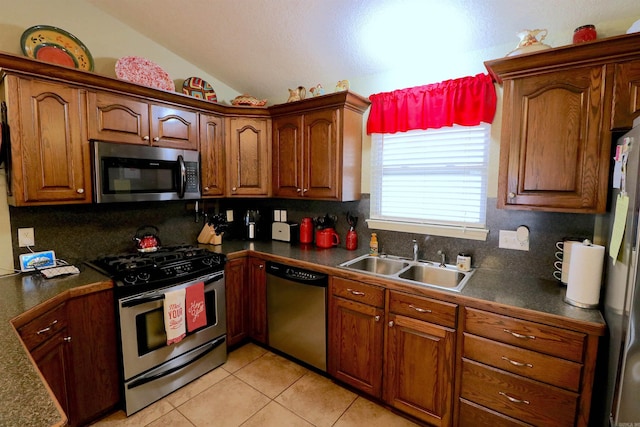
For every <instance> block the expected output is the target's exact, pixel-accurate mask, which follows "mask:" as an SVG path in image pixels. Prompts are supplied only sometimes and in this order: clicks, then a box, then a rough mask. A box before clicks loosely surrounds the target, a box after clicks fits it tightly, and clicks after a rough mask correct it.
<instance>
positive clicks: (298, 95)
mask: <svg viewBox="0 0 640 427" xmlns="http://www.w3.org/2000/svg"><path fill="white" fill-rule="evenodd" d="M305 96H307V90H306V89H305V88H304V87H302V86H298V87H297V88H295V89H289V99H287V102H294V101H300V100H302V99H304V97H305Z"/></svg>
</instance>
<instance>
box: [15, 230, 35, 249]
mask: <svg viewBox="0 0 640 427" xmlns="http://www.w3.org/2000/svg"><path fill="white" fill-rule="evenodd" d="M35 244H36V239H35V237H34V234H33V228H18V246H19V247H21V248H24V247H28V246H35Z"/></svg>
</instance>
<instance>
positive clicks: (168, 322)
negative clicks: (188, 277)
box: [164, 289, 186, 345]
mask: <svg viewBox="0 0 640 427" xmlns="http://www.w3.org/2000/svg"><path fill="white" fill-rule="evenodd" d="M184 300H185V290H184V289H178V290H176V291H168V292H165V293H164V329H165V332H166V333H167V345H171V344H173V343H177V342H179V341H180V340H182V338H184V337H185V335H186V328H185V318H184V314H185V309H184Z"/></svg>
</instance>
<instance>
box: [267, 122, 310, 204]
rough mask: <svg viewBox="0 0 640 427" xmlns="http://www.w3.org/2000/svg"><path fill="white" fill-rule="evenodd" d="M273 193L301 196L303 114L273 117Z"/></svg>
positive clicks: (277, 195) (275, 194) (281, 195)
mask: <svg viewBox="0 0 640 427" xmlns="http://www.w3.org/2000/svg"><path fill="white" fill-rule="evenodd" d="M272 126H273V137H272V144H273V168H272V172H273V177H272V179H273V195H274V196H275V197H299V196H303V195H304V194H303V193H302V116H301V115H298V114H296V115H293V116H283V117H277V118H274V119H273V124H272Z"/></svg>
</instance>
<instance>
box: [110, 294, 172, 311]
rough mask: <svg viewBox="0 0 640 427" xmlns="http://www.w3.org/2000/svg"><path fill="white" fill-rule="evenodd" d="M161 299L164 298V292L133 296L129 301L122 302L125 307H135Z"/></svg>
mask: <svg viewBox="0 0 640 427" xmlns="http://www.w3.org/2000/svg"><path fill="white" fill-rule="evenodd" d="M161 299H164V294H154V295H151V296H148V295H141V296H139V297H136V298H131V299H129V300H127V301H124V302H122V303H121V304H122V307H123V308H129V307H135V306H136V305H142V304H146V303H148V302H154V301H158V300H161Z"/></svg>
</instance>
